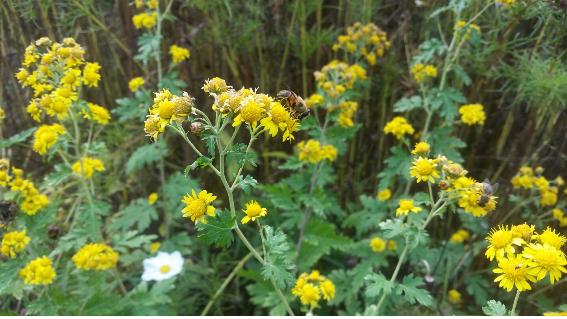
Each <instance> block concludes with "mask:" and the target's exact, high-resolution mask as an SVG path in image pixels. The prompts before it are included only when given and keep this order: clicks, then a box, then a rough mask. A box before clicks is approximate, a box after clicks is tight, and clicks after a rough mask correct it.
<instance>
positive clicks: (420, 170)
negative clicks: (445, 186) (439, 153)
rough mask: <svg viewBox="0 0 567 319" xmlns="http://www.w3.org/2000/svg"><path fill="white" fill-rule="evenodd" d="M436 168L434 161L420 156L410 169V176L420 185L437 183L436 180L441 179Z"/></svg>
mask: <svg viewBox="0 0 567 319" xmlns="http://www.w3.org/2000/svg"><path fill="white" fill-rule="evenodd" d="M435 166H436V165H435V161H434V160H432V159H428V158H423V157H421V156H420V157H419V158H417V159H414V160H413V165H412V167H411V168H410V175H411V176H412V177H415V178H416V179H417V182H418V183H420V182H430V183H435V179H436V178H439V177H440V176H439V172H438V171H437V169H436V167H435Z"/></svg>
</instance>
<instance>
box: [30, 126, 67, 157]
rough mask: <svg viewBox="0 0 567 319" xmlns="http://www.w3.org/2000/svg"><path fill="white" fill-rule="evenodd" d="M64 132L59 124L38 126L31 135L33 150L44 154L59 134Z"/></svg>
mask: <svg viewBox="0 0 567 319" xmlns="http://www.w3.org/2000/svg"><path fill="white" fill-rule="evenodd" d="M65 133H66V131H65V128H64V127H63V126H61V125H59V124H53V125H42V126H40V127H39V128H38V129H37V131H35V133H34V135H33V136H34V140H33V150H34V151H36V152H37V153H39V154H40V155H45V154H46V153H47V151H49V149H50V148H51V147H52V146H53V144H55V142H57V140H58V139H59V136H61V135H63V134H65Z"/></svg>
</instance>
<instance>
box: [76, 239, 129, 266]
mask: <svg viewBox="0 0 567 319" xmlns="http://www.w3.org/2000/svg"><path fill="white" fill-rule="evenodd" d="M118 257H119V255H118V253H117V252H116V251H114V249H112V248H111V247H110V246H108V245H105V244H99V243H92V244H87V245H85V246H83V247H81V249H79V251H78V252H77V253H76V254H75V255H74V256H73V258H72V259H73V263H74V264H75V266H76V267H77V268H79V269H82V270H107V269H110V268H114V267H116V263H118Z"/></svg>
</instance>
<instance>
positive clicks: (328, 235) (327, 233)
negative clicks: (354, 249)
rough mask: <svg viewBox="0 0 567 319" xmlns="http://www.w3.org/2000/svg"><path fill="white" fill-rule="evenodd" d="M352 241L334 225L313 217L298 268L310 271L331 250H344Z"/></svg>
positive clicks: (305, 237) (306, 231)
mask: <svg viewBox="0 0 567 319" xmlns="http://www.w3.org/2000/svg"><path fill="white" fill-rule="evenodd" d="M351 243H352V240H351V239H350V238H348V237H346V236H344V235H342V234H340V233H339V232H338V231H337V229H336V226H335V225H334V224H331V223H328V222H325V221H322V220H320V219H318V218H314V217H312V218H311V220H310V221H309V223H308V224H307V226H306V227H305V235H304V239H303V244H302V245H301V250H300V252H299V258H298V268H299V269H300V270H302V271H306V270H308V269H309V268H310V267H311V266H313V265H314V264H315V263H316V262H317V261H318V260H319V259H320V258H321V257H323V256H324V255H326V254H328V253H330V251H331V249H338V250H344V249H346V248H347V247H348V246H349V245H350V244H351Z"/></svg>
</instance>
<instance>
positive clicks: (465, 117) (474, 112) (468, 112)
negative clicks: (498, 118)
mask: <svg viewBox="0 0 567 319" xmlns="http://www.w3.org/2000/svg"><path fill="white" fill-rule="evenodd" d="M459 113H460V114H461V121H463V123H465V124H467V125H475V124H479V125H483V124H484V121H485V120H486V114H484V107H483V106H482V104H467V105H463V106H461V107H460V108H459Z"/></svg>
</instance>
